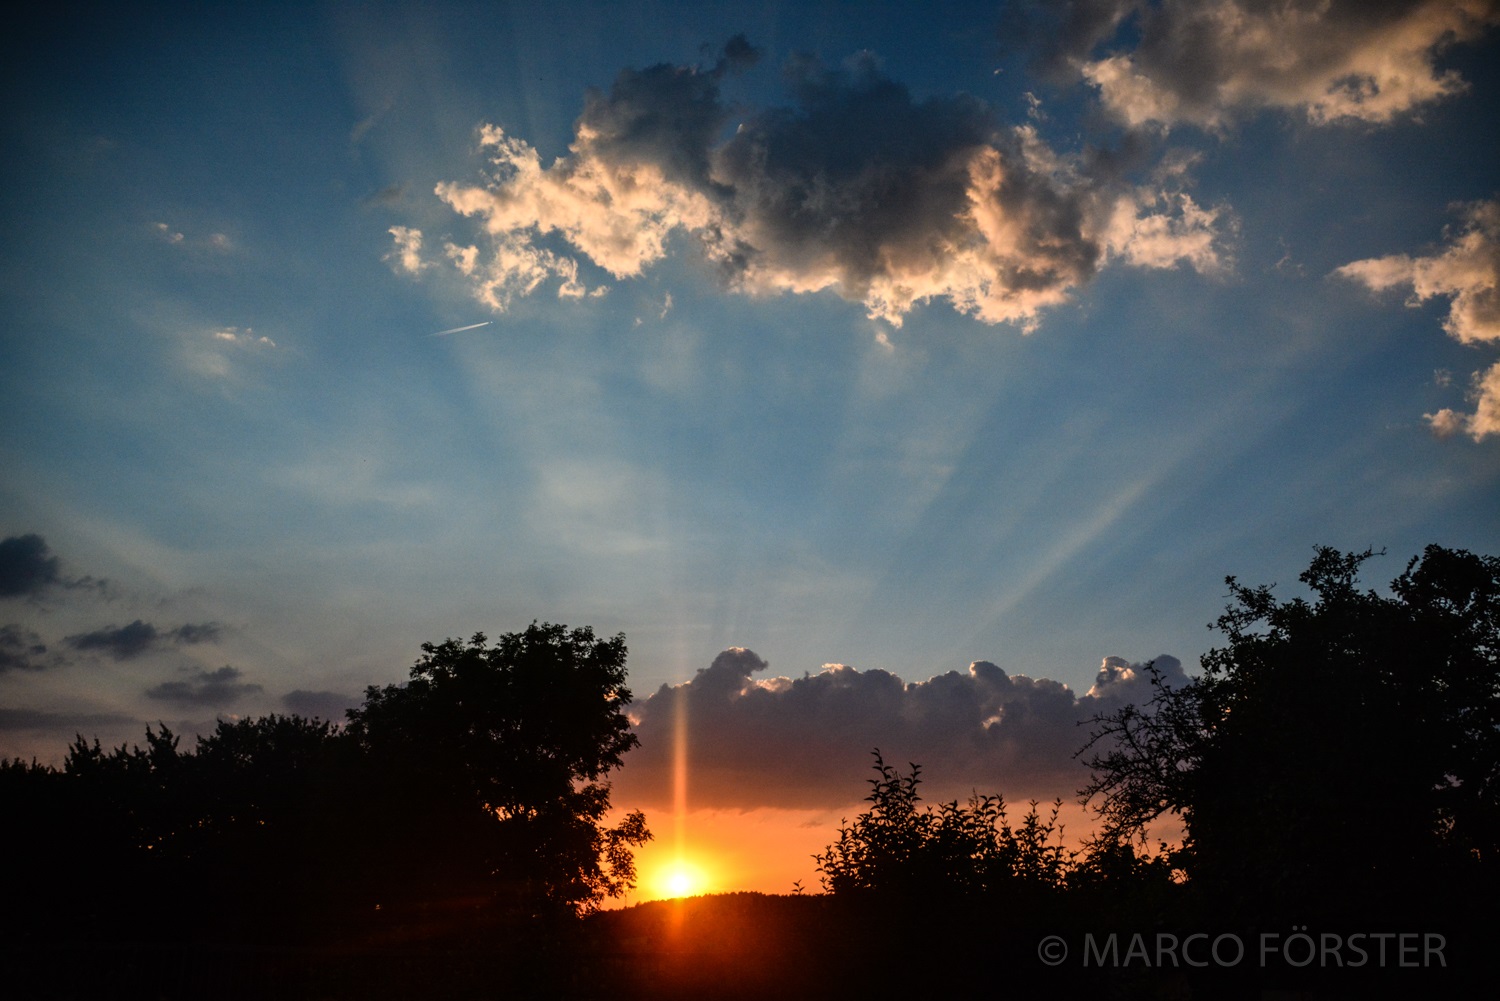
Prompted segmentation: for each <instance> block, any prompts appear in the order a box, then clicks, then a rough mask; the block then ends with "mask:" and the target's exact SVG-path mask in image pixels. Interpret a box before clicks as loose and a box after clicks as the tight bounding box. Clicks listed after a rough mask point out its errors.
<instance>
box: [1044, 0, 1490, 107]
mask: <svg viewBox="0 0 1500 1001" xmlns="http://www.w3.org/2000/svg"><path fill="white" fill-rule="evenodd" d="M1069 6H1070V7H1073V8H1076V9H1075V10H1073V11H1071V12H1070V14H1071V15H1072V16H1070V17H1069V18H1068V19H1066V21H1065V23H1064V24H1063V25H1061V27H1062V29H1063V36H1064V39H1065V40H1064V41H1062V42H1060V43H1059V44H1058V45H1057V46H1056V49H1055V51H1054V53H1053V54H1054V57H1055V58H1056V59H1062V60H1068V61H1071V64H1072V66H1073V68H1074V70H1075V72H1077V73H1079V74H1081V75H1082V77H1083V78H1084V79H1085V80H1087V81H1088V82H1089V83H1090V84H1092V85H1093V86H1094V87H1095V88H1097V90H1098V92H1099V97H1100V100H1101V101H1102V102H1103V104H1104V106H1105V108H1106V109H1107V110H1108V111H1109V112H1110V113H1111V114H1112V115H1114V116H1115V117H1116V118H1118V119H1119V120H1120V121H1122V122H1124V123H1125V124H1127V125H1131V126H1142V125H1157V126H1172V125H1176V124H1179V123H1188V124H1193V125H1199V126H1203V127H1206V128H1218V127H1221V126H1223V125H1225V124H1226V123H1227V122H1228V121H1229V120H1230V119H1231V118H1232V117H1233V116H1234V115H1235V114H1236V113H1239V112H1251V111H1255V110H1259V109H1262V108H1276V109H1285V110H1293V111H1298V112H1301V113H1302V114H1304V115H1306V116H1307V118H1308V119H1309V120H1310V121H1312V122H1313V123H1315V124H1319V125H1322V124H1328V123H1333V122H1342V121H1354V122H1366V123H1375V124H1380V123H1386V122H1389V121H1391V120H1392V119H1395V118H1397V117H1399V116H1402V115H1405V114H1408V113H1411V112H1414V111H1416V110H1417V109H1420V108H1422V107H1423V106H1425V105H1428V104H1431V103H1432V102H1435V101H1438V100H1441V99H1442V98H1445V97H1449V96H1452V95H1454V94H1457V93H1460V92H1461V91H1463V90H1464V89H1465V86H1466V85H1465V83H1464V81H1463V80H1462V79H1461V78H1460V77H1459V75H1458V73H1456V72H1455V71H1452V70H1441V69H1439V68H1438V66H1437V64H1436V57H1437V56H1438V54H1439V53H1441V52H1442V51H1443V50H1444V49H1445V48H1447V47H1448V46H1451V45H1453V44H1455V43H1458V42H1467V41H1472V40H1475V39H1477V38H1479V37H1480V36H1482V35H1483V34H1484V33H1485V31H1487V30H1488V29H1489V28H1491V27H1493V26H1494V25H1496V24H1500V4H1497V3H1496V2H1495V0H1384V2H1373V0H1290V2H1277V3H1271V2H1267V0H1206V2H1205V0H1104V2H1097V0H1096V2H1089V3H1080V4H1074V5H1069ZM1127 26H1128V28H1129V29H1130V31H1129V35H1130V38H1131V39H1132V40H1133V42H1134V44H1133V45H1132V46H1131V47H1129V48H1122V49H1119V50H1116V51H1111V52H1109V54H1107V55H1103V56H1102V57H1100V58H1094V54H1095V52H1097V51H1098V50H1099V49H1100V48H1103V47H1107V46H1108V45H1109V44H1110V43H1111V42H1115V41H1120V40H1122V35H1121V30H1120V29H1121V28H1122V27H1127Z"/></svg>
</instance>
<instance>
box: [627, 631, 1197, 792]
mask: <svg viewBox="0 0 1500 1001" xmlns="http://www.w3.org/2000/svg"><path fill="white" fill-rule="evenodd" d="M1155 663H1156V665H1157V667H1158V669H1159V670H1161V671H1162V673H1163V675H1164V676H1165V677H1166V678H1167V679H1168V681H1169V682H1175V683H1178V684H1181V683H1183V682H1184V681H1185V680H1186V678H1185V675H1184V674H1183V671H1182V665H1181V663H1180V662H1178V661H1177V660H1176V658H1173V657H1166V656H1163V657H1160V658H1158V659H1157V660H1156V662H1155ZM766 666H767V665H766V664H765V662H764V661H762V660H761V659H760V658H759V657H757V656H756V655H755V654H754V653H753V652H751V651H749V650H745V649H738V648H737V649H731V650H726V651H724V652H723V653H721V654H720V655H719V656H718V657H717V658H715V660H714V662H713V664H712V665H711V666H709V667H708V668H706V669H704V670H701V671H699V672H698V674H697V675H696V676H695V677H694V678H693V679H692V680H691V681H688V682H686V683H684V684H682V685H677V686H675V687H668V686H665V685H664V686H662V687H661V688H660V689H659V690H658V691H657V692H656V693H655V694H654V695H652V696H651V697H650V698H648V699H646V701H645V702H644V703H643V704H642V705H641V706H639V707H638V709H637V714H636V715H637V718H638V723H637V725H636V733H637V734H638V736H639V737H640V739H641V746H640V747H639V748H638V749H636V750H635V751H632V752H631V754H630V757H629V758H628V759H627V761H626V767H625V768H624V769H623V770H622V771H621V773H620V776H619V778H618V779H617V781H616V789H617V792H618V796H617V800H618V801H619V802H621V803H625V802H633V801H636V800H640V801H644V802H650V803H655V804H657V805H663V806H665V805H668V804H670V803H671V802H672V796H673V788H672V781H673V778H672V776H673V760H674V753H675V750H676V734H677V733H678V732H681V733H683V734H684V736H685V737H686V740H687V773H688V776H689V789H688V799H689V803H690V804H691V805H692V806H694V807H723V808H753V807H756V806H774V807H813V806H821V805H826V804H828V803H830V802H840V801H848V800H857V799H859V798H860V796H862V795H863V787H862V785H861V782H862V779H863V777H864V770H865V769H866V768H867V766H868V764H869V754H870V751H871V750H872V749H873V748H877V747H878V748H880V749H881V751H882V753H883V754H884V755H885V757H886V760H887V761H892V762H898V763H902V764H903V765H904V763H906V762H916V763H918V764H920V765H922V766H923V770H924V774H925V775H926V776H927V781H928V782H929V786H928V788H927V790H925V791H926V792H927V793H928V794H929V798H933V799H938V798H941V799H948V798H959V797H966V796H967V795H968V794H969V792H970V791H972V790H973V789H975V788H978V789H981V790H984V791H999V792H1002V793H1004V794H1005V795H1006V796H1008V797H1011V798H1013V799H1014V798H1024V797H1029V796H1032V795H1041V796H1046V797H1049V798H1050V797H1052V796H1056V795H1063V796H1069V795H1071V794H1072V793H1073V792H1074V791H1075V790H1077V789H1078V788H1079V787H1080V786H1082V785H1083V784H1084V782H1085V781H1086V780H1087V772H1086V770H1085V768H1084V766H1083V765H1082V763H1081V762H1079V761H1078V760H1077V759H1075V757H1074V755H1075V754H1076V752H1077V751H1078V750H1079V748H1080V747H1081V746H1082V745H1083V744H1084V743H1085V742H1086V741H1087V739H1088V734H1089V730H1088V727H1087V725H1086V724H1087V722H1088V721H1090V720H1091V719H1092V718H1093V717H1094V716H1095V715H1096V714H1098V713H1100V712H1105V711H1108V710H1109V709H1111V708H1115V707H1118V706H1120V705H1123V704H1125V703H1127V702H1145V701H1146V700H1147V699H1149V698H1150V695H1151V689H1150V686H1149V683H1148V681H1147V679H1146V677H1145V676H1144V674H1143V672H1142V671H1141V670H1140V668H1139V666H1138V665H1132V664H1129V663H1127V662H1126V661H1124V660H1122V659H1120V658H1117V657H1111V658H1108V659H1106V660H1105V662H1104V664H1103V667H1102V668H1101V670H1100V672H1099V675H1098V677H1097V679H1096V681H1095V684H1094V686H1093V687H1092V688H1091V689H1090V690H1089V691H1088V692H1087V693H1085V694H1084V695H1082V696H1079V695H1076V694H1075V693H1074V692H1073V691H1071V690H1070V689H1069V688H1067V687H1066V686H1065V685H1062V684H1060V683H1058V682H1056V681H1050V680H1047V679H1045V678H1029V677H1027V676H1025V675H1019V674H1018V675H1012V674H1009V673H1007V672H1006V671H1004V670H1002V669H1001V668H1000V667H998V666H996V665H995V664H992V663H990V662H988V661H976V662H975V663H973V664H971V665H970V666H969V669H968V671H967V672H964V673H960V672H957V671H952V672H949V673H947V674H943V675H940V676H938V677H935V678H931V679H929V680H927V681H921V682H913V683H907V682H904V681H902V680H901V679H900V678H899V677H897V676H896V675H894V674H890V673H889V672H886V671H879V670H870V671H860V670H857V669H855V668H853V667H849V666H846V665H841V664H838V665H829V666H827V667H825V668H824V669H823V670H822V671H821V672H819V673H817V674H807V675H804V676H803V677H801V678H795V679H793V678H784V677H774V678H765V679H756V678H755V677H754V675H756V674H758V673H760V672H762V671H764V670H765V668H766Z"/></svg>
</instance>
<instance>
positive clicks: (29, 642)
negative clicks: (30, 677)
mask: <svg viewBox="0 0 1500 1001" xmlns="http://www.w3.org/2000/svg"><path fill="white" fill-rule="evenodd" d="M46 653H47V645H46V644H45V643H43V642H42V638H41V637H40V636H38V635H37V634H36V633H34V632H32V631H31V630H30V629H26V628H23V627H22V626H17V625H9V626H0V674H5V673H6V672H8V671H40V670H42V669H43V668H44V667H46V666H47V665H46V664H44V663H42V661H41V658H42V657H43V656H45V655H46Z"/></svg>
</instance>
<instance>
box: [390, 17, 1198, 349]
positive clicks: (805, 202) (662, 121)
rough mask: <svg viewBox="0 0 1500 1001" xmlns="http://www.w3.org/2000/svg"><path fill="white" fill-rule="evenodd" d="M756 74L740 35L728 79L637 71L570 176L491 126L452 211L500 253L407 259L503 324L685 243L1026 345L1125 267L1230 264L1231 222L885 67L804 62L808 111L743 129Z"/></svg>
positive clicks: (401, 258) (869, 305)
mask: <svg viewBox="0 0 1500 1001" xmlns="http://www.w3.org/2000/svg"><path fill="white" fill-rule="evenodd" d="M752 56H753V50H751V49H750V47H749V46H748V44H746V43H745V42H744V40H743V39H739V38H737V39H735V40H734V41H732V42H731V43H730V45H729V46H727V47H726V49H725V52H724V54H723V56H722V57H721V58H720V60H719V61H718V62H717V63H716V64H715V65H714V66H713V67H711V68H698V67H690V66H672V65H667V64H661V65H657V66H653V67H650V68H647V69H643V70H625V71H624V72H622V73H621V74H620V75H619V77H618V78H617V80H616V81H615V83H614V85H613V87H612V88H611V89H610V91H609V93H608V94H605V93H603V92H599V91H591V92H590V93H589V94H588V96H587V99H586V101H585V104H584V110H583V113H582V114H581V115H580V117H579V119H578V122H577V125H576V130H575V134H574V139H573V142H572V144H571V146H570V147H569V153H568V155H565V156H562V157H559V158H557V159H556V160H555V161H553V162H552V163H551V164H544V163H543V162H542V158H541V155H540V153H539V152H538V151H537V150H536V149H535V148H533V147H532V146H530V145H529V144H528V143H526V142H525V141H524V140H523V139H520V138H517V137H515V136H511V135H509V134H507V133H506V132H505V131H504V130H503V129H502V128H500V127H499V126H495V125H485V126H483V127H482V128H481V129H480V130H479V145H480V148H481V150H482V151H483V152H484V153H485V154H486V155H487V156H488V157H489V160H490V169H489V170H488V172H487V173H486V174H485V176H484V177H483V179H482V181H481V183H478V184H462V183H457V182H444V183H442V184H439V185H438V186H437V188H436V193H437V195H438V197H439V198H440V199H442V200H443V201H444V202H445V203H447V204H448V205H449V206H450V207H451V208H452V209H453V210H454V211H455V212H457V213H458V214H459V215H462V216H466V217H470V218H473V219H475V220H477V221H478V223H479V224H480V227H481V228H482V230H483V237H484V238H483V239H482V240H481V241H479V242H478V243H469V244H460V243H454V242H449V243H447V244H445V246H444V249H443V254H442V257H441V258H434V259H431V260H429V259H428V258H427V257H424V256H423V249H422V235H421V234H420V233H419V232H417V231H415V230H411V229H408V228H406V227H399V226H398V227H393V228H392V230H391V233H392V236H393V237H394V238H395V241H396V247H395V249H394V250H393V251H392V253H391V255H390V257H391V258H392V259H395V260H397V261H398V262H399V265H400V267H401V268H402V269H403V270H406V271H408V272H412V273H416V272H419V271H421V270H423V269H425V268H427V267H430V266H432V265H434V264H436V263H439V262H440V261H442V260H445V261H446V262H447V264H448V265H450V266H451V267H453V268H455V269H456V270H457V271H458V272H459V273H460V274H462V275H463V276H465V277H466V278H468V279H469V280H470V281H471V282H472V284H473V287H474V290H475V294H476V296H477V297H478V298H479V299H480V300H481V301H483V302H485V303H486V304H488V305H489V306H490V307H491V308H493V309H496V310H503V309H505V308H507V307H508V306H509V304H510V303H511V302H512V301H513V300H514V299H515V298H516V297H518V296H524V295H529V294H531V293H532V292H534V291H536V290H537V289H538V288H540V287H541V286H543V285H544V284H549V283H556V286H557V293H558V294H559V295H560V296H563V297H572V298H578V297H583V296H585V295H594V294H600V293H601V292H602V291H603V289H604V286H596V287H592V288H591V287H590V286H589V283H588V281H586V277H585V273H584V271H583V270H582V265H583V264H584V263H585V262H587V263H591V264H592V265H593V266H595V267H597V268H598V269H602V270H603V271H605V272H607V273H609V274H610V275H612V276H613V277H615V278H616V279H628V278H631V277H633V276H636V275H639V274H640V273H641V272H642V271H643V270H644V269H645V268H647V267H649V266H650V265H651V264H653V263H655V262H656V261H659V260H661V259H662V258H663V257H664V256H666V254H667V253H668V251H669V249H671V247H672V246H674V245H675V244H674V242H673V241H674V239H676V238H681V241H682V245H685V246H691V247H694V248H696V250H697V251H698V252H699V253H700V254H701V255H702V256H703V258H704V259H705V260H706V261H708V262H710V263H711V264H712V265H713V266H714V267H715V268H716V269H717V270H718V271H719V272H720V274H721V275H722V276H723V279H724V281H725V282H726V284H727V285H728V286H729V287H730V288H731V289H733V290H736V291H739V292H743V293H747V294H769V293H807V292H818V291H824V290H828V291H833V292H836V293H837V294H839V295H841V296H843V297H844V298H846V299H849V300H851V301H857V302H861V303H863V304H864V306H865V308H866V310H867V311H868V313H869V315H870V316H871V317H875V318H879V319H883V320H886V321H888V322H890V323H892V324H897V325H899V324H900V323H901V321H902V319H903V318H904V317H905V315H906V314H907V313H908V312H909V311H910V310H911V309H913V308H914V307H915V306H917V305H918V304H921V303H925V302H929V301H933V300H946V301H947V302H949V303H950V304H951V305H952V306H953V307H954V308H955V309H957V310H959V311H960V312H963V313H966V314H969V315H972V316H974V317H976V318H978V319H980V320H982V321H984V322H986V323H1001V322H1012V323H1018V324H1021V325H1023V326H1025V327H1031V326H1034V325H1035V323H1036V319H1037V315H1038V313H1039V312H1040V311H1041V310H1043V309H1045V308H1047V307H1049V306H1054V305H1057V304H1058V303H1060V302H1063V301H1064V300H1065V299H1066V298H1067V296H1068V294H1069V292H1070V291H1071V290H1072V289H1074V288H1076V287H1078V286H1079V285H1081V284H1083V283H1085V282H1087V281H1088V280H1089V279H1090V278H1091V277H1092V276H1093V275H1094V274H1095V273H1096V272H1097V270H1098V269H1099V268H1100V267H1101V266H1103V265H1104V264H1106V263H1107V262H1108V261H1110V260H1112V259H1114V260H1119V261H1121V262H1124V263H1128V264H1134V265H1136V266H1141V267H1154V268H1160V267H1173V266H1177V265H1186V266H1189V267H1194V268H1198V269H1200V270H1213V269H1215V268H1217V267H1219V266H1220V265H1221V264H1222V257H1221V253H1220V250H1219V248H1218V244H1217V242H1216V239H1215V234H1216V225H1217V224H1218V223H1219V222H1220V216H1221V214H1222V212H1223V210H1222V209H1219V208H1203V207H1200V206H1198V205H1196V204H1195V203H1194V202H1193V201H1192V200H1191V199H1190V198H1188V197H1187V196H1186V195H1183V194H1181V193H1173V192H1169V191H1166V190H1163V189H1157V190H1147V191H1141V190H1136V189H1133V188H1130V187H1128V186H1125V185H1122V184H1121V183H1120V182H1119V181H1118V180H1117V179H1115V178H1114V177H1112V176H1107V175H1105V176H1101V175H1099V174H1097V173H1091V172H1090V170H1089V166H1088V163H1087V162H1086V161H1084V160H1083V159H1081V158H1075V157H1067V156H1063V155H1060V154H1058V153H1057V152H1055V151H1054V150H1052V149H1051V148H1050V147H1048V145H1047V144H1046V143H1045V142H1044V141H1043V140H1042V139H1041V138H1040V137H1039V135H1038V134H1037V132H1036V130H1035V128H1034V127H1033V126H1031V125H1029V124H1028V125H1020V126H1003V125H1002V124H1001V123H999V122H998V120H997V119H996V117H995V115H994V113H993V111H992V110H991V109H990V108H989V106H988V105H986V104H985V103H984V102H982V101H979V100H978V99H976V98H973V97H969V96H966V95H958V96H950V97H933V98H928V99H926V100H922V101H918V100H915V99H913V97H912V96H911V94H910V92H909V91H908V90H907V89H906V87H904V86H903V85H901V84H900V83H897V82H895V81H893V80H891V79H890V78H888V77H887V76H885V75H884V73H883V72H882V71H881V68H880V65H879V62H878V60H877V59H876V58H875V57H874V56H873V55H871V54H869V53H860V54H858V55H856V56H853V57H851V58H850V59H848V60H846V61H845V62H844V64H843V65H841V66H837V67H830V66H826V65H824V64H823V63H821V62H819V61H818V60H816V59H814V58H812V57H809V56H802V57H796V58H793V59H792V60H790V61H789V63H788V64H787V66H786V67H785V77H786V81H787V85H788V88H789V91H790V95H791V98H792V104H791V105H790V106H788V107H780V108H770V109H764V110H759V111H749V112H746V113H745V114H743V115H738V114H736V113H735V112H733V111H732V110H731V109H730V108H729V107H728V106H726V105H725V104H724V103H723V102H721V100H720V96H719V86H720V82H721V80H722V79H723V77H724V76H725V74H727V73H729V72H732V71H733V70H734V69H736V68H737V67H739V66H742V65H744V64H746V63H747V62H749V61H750V59H751V57H752ZM731 125H733V126H734V128H733V130H732V132H731V131H730V126H731ZM726 134H727V138H725V136H726Z"/></svg>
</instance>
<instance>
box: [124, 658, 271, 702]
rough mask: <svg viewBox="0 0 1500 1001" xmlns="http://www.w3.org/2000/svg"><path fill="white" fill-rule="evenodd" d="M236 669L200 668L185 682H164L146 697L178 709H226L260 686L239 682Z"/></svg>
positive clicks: (239, 672)
mask: <svg viewBox="0 0 1500 1001" xmlns="http://www.w3.org/2000/svg"><path fill="white" fill-rule="evenodd" d="M243 676H244V675H243V672H242V671H240V670H239V668H235V667H230V666H228V665H225V666H224V667H221V668H219V669H218V670H217V671H205V670H203V669H201V668H199V669H197V670H195V671H193V673H192V676H191V677H190V678H188V680H186V681H165V682H162V683H161V684H160V685H156V686H155V687H153V688H148V689H147V690H146V697H147V698H149V699H156V700H158V701H161V702H175V703H179V704H181V705H194V706H226V705H230V704H231V703H234V702H237V701H238V700H240V699H241V698H243V697H245V696H247V695H254V694H256V693H258V692H259V691H261V686H260V685H257V684H252V683H250V682H245V681H241V680H240V679H241V678H242V677H243Z"/></svg>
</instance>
